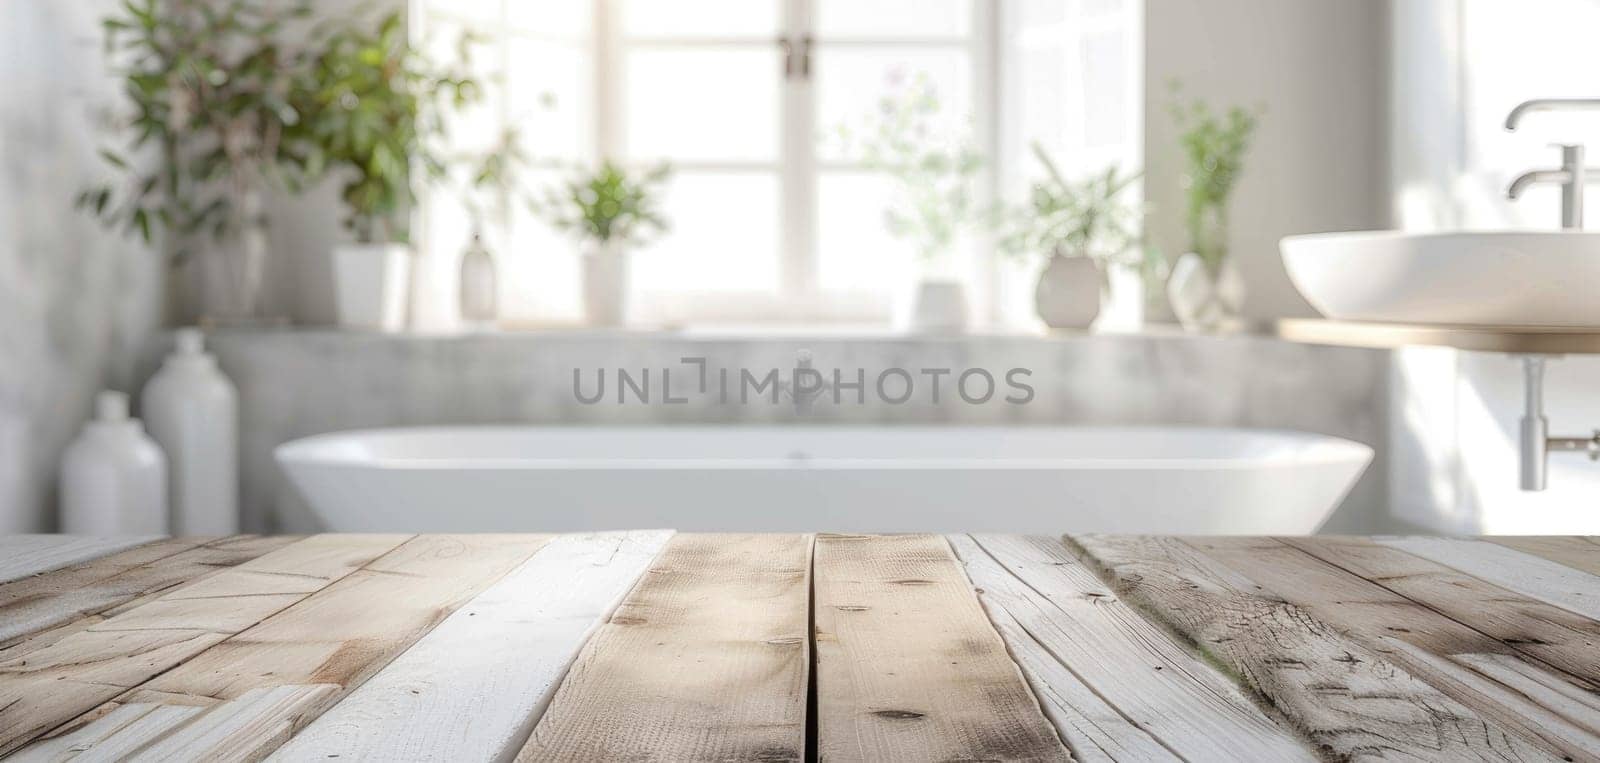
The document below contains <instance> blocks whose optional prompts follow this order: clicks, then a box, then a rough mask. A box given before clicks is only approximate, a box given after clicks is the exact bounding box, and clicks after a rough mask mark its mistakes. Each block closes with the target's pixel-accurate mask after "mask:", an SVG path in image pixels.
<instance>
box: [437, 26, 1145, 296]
mask: <svg viewBox="0 0 1600 763" xmlns="http://www.w3.org/2000/svg"><path fill="white" fill-rule="evenodd" d="M420 2H421V7H420V8H419V9H418V17H419V18H420V19H421V23H420V25H419V28H420V29H421V31H422V33H423V36H424V39H427V40H430V41H432V43H431V44H437V45H439V46H440V47H439V50H438V53H439V55H453V50H454V40H455V39H456V38H457V36H458V35H459V33H460V32H461V31H463V30H467V29H470V30H473V31H474V32H475V33H477V34H479V35H480V36H486V37H487V38H488V40H489V42H488V44H487V45H483V46H480V47H479V52H480V54H479V55H478V56H476V57H475V58H474V59H473V61H472V67H473V68H474V70H476V71H477V72H479V74H480V76H481V77H483V78H485V79H491V80H493V84H494V87H492V88H491V89H490V97H489V99H488V100H487V102H486V103H485V104H484V105H483V106H481V107H479V108H477V109H475V110H474V111H473V113H470V114H465V115H461V117H460V118H459V119H457V120H455V121H456V122H457V123H458V124H457V125H456V126H455V127H454V129H453V131H452V141H453V142H454V143H456V144H459V146H460V147H461V148H463V149H474V148H482V147H484V146H486V145H487V144H488V142H489V141H492V140H493V139H494V137H495V136H497V135H498V134H500V132H501V130H502V129H503V127H504V126H506V125H515V126H517V127H518V128H519V129H520V130H521V132H522V133H523V134H524V135H525V140H526V145H527V146H528V148H529V149H530V152H531V153H533V154H535V155H536V156H537V157H538V161H537V164H538V169H537V170H536V171H535V172H533V173H531V176H530V177H528V178H526V182H527V183H528V184H531V185H533V186H544V185H548V184H551V183H554V182H557V181H559V180H560V179H562V178H563V177H565V175H566V173H565V172H564V171H563V170H562V168H563V167H568V166H571V165H572V164H574V163H582V164H585V165H591V164H593V162H594V161H595V160H596V159H597V158H598V157H601V156H606V157H611V158H613V159H614V160H617V161H620V162H622V163H624V164H627V165H630V166H636V167H646V166H651V165H653V164H655V163H658V162H662V161H665V162H668V163H670V164H671V165H672V167H673V175H672V178H671V180H670V181H669V182H668V184H667V185H666V186H665V188H664V196H663V202H664V203H663V208H664V211H665V212H666V214H667V216H668V217H669V219H670V220H671V222H672V230H671V231H670V233H668V234H667V235H664V236H662V237H660V238H659V239H658V240H656V241H653V242H651V243H650V244H648V245H647V246H644V247H642V248H640V249H638V250H637V251H636V252H635V255H634V257H633V265H632V284H633V304H634V311H633V312H634V317H635V319H636V320H638V321H639V322H640V323H642V324H644V325H662V324H675V323H696V322H712V321H715V322H738V323H752V322H787V323H811V322H848V323H880V322H886V321H888V320H889V318H890V317H891V313H892V310H893V309H894V306H895V305H896V301H897V300H896V296H897V294H898V293H900V292H903V291H905V290H907V289H908V288H909V286H910V284H911V283H912V282H913V281H914V280H915V276H916V273H917V268H918V265H917V263H916V261H915V257H914V256H913V253H912V252H911V251H910V248H909V247H908V245H906V244H905V243H903V242H901V241H898V240H896V239H895V238H894V237H893V236H891V235H890V234H889V233H888V232H887V231H886V228H885V225H884V210H885V209H886V207H887V205H888V204H889V202H890V200H891V199H892V197H893V194H894V192H895V187H894V183H893V181H892V180H891V179H890V178H888V177H886V176H884V175H883V174H881V173H878V172H874V171H870V170H867V169H865V168H863V167H862V166H861V164H860V162H859V161H857V159H856V158H855V157H852V156H851V155H849V154H848V153H846V152H844V151H842V150H841V149H840V147H839V145H838V141H836V140H831V139H830V136H831V135H833V134H834V133H835V130H836V128H838V127H840V126H845V125H852V126H859V125H860V124H861V123H862V122H863V120H865V119H867V118H869V117H870V115H871V114H872V113H873V112H874V110H875V109H876V108H877V104H878V102H879V100H880V99H881V98H882V97H883V96H884V95H886V94H888V93H889V92H890V89H891V87H892V86H893V83H894V82H895V81H898V80H899V79H904V78H906V77H909V76H918V77H926V78H927V79H928V81H929V82H931V84H932V85H933V87H934V88H935V89H936V90H937V92H938V93H939V96H940V101H941V103H942V105H943V110H942V111H941V113H940V119H941V120H942V121H943V122H946V123H948V125H949V126H950V127H951V128H952V129H970V131H971V136H972V140H973V142H974V145H975V146H976V147H977V148H978V150H979V151H980V152H981V153H982V154H983V155H984V156H985V157H986V158H987V160H988V161H987V163H986V165H985V169H984V171H983V173H982V174H981V175H980V176H979V181H978V185H979V192H980V194H979V195H980V197H981V198H983V199H984V200H985V202H986V203H987V202H988V201H992V200H993V199H996V198H999V196H1000V195H1002V193H1003V192H1010V191H1013V190H1015V189H1020V188H1021V187H1023V186H1024V185H1025V183H1026V181H1027V179H1028V178H1029V177H1030V173H1031V172H1032V171H1033V169H1032V168H1031V166H1030V165H1031V163H1032V160H1031V156H1030V155H1029V153H1028V151H1027V146H1028V144H1029V143H1030V142H1032V141H1036V140H1037V141H1040V142H1041V143H1043V144H1044V145H1045V146H1046V147H1047V148H1049V149H1050V150H1052V151H1053V152H1054V153H1055V154H1056V155H1057V156H1058V158H1059V159H1060V160H1061V161H1062V163H1063V164H1064V165H1065V166H1068V167H1072V168H1078V169H1083V170H1092V169H1097V168H1099V167H1102V166H1104V164H1105V163H1106V162H1109V161H1116V162H1120V163H1122V164H1123V165H1124V166H1133V165H1136V164H1137V163H1138V158H1139V145H1138V144H1139V120H1138V111H1139V103H1140V99H1139V98H1138V97H1137V96H1138V89H1137V81H1138V78H1139V77H1140V76H1141V73H1140V71H1139V69H1138V66H1137V59H1136V55H1137V47H1138V46H1137V30H1138V26H1139V25H1138V15H1137V14H1138V7H1137V5H1138V3H1137V2H1136V1H1135V0H534V1H531V2H530V1H529V0H473V1H470V2H463V1H462V0H420ZM968 126H970V128H969V127H968ZM499 207H500V209H499V210H498V211H499V214H500V216H501V222H502V223H503V225H501V226H498V228H499V229H500V231H501V232H499V233H494V232H491V235H492V236H494V237H496V238H492V240H491V246H492V248H493V249H494V250H495V251H496V252H497V253H498V254H499V255H500V257H499V261H500V263H501V272H502V279H501V280H502V290H503V294H502V297H503V298H502V310H503V311H504V312H505V313H506V314H507V316H508V317H509V318H512V319H522V320H526V321H531V322H542V323H552V322H557V323H558V322H575V321H576V320H577V316H578V315H579V313H580V306H579V304H578V299H579V297H578V294H579V286H578V282H577V279H578V264H577V262H578V261H577V258H578V254H579V247H580V246H581V245H580V244H578V243H577V242H574V241H572V240H570V239H568V238H564V237H562V236H559V235H557V234H555V233H554V232H553V231H550V230H548V229H547V228H546V227H545V226H544V225H543V224H542V223H541V222H540V221H539V220H537V219H535V218H533V217H532V216H531V215H529V214H528V213H527V212H526V211H525V210H522V209H519V208H517V206H516V205H514V204H509V203H504V204H500V205H499ZM467 227H468V223H467V221H466V215H465V212H464V211H463V209H462V208H461V205H460V203H459V202H458V201H455V200H452V199H450V198H448V196H447V195H445V194H441V193H439V192H434V193H432V194H430V198H428V199H427V200H426V203H425V205H424V221H423V240H424V242H425V246H424V249H425V250H426V251H428V252H429V253H430V254H434V255H437V256H435V257H434V259H435V260H436V261H435V262H433V263H431V264H430V265H428V266H426V267H427V272H428V275H427V276H426V277H427V278H428V279H429V280H430V282H434V281H436V282H438V283H443V284H453V280H452V279H453V274H452V273H451V272H450V271H451V269H452V268H453V267H454V265H453V263H454V262H455V255H456V254H458V253H459V252H460V251H461V249H462V248H463V247H464V246H465V241H466V236H467V235H468V234H469V233H468V230H467ZM969 238H970V240H969V241H967V242H966V243H965V244H964V245H963V246H962V247H961V249H962V252H961V255H962V256H961V257H960V258H958V261H957V262H955V263H953V264H952V265H951V271H952V273H953V275H955V276H956V277H958V278H960V279H961V280H963V281H964V282H966V283H967V284H968V285H969V287H970V288H969V290H968V291H969V297H970V298H971V299H972V301H973V302H974V305H975V308H976V310H977V312H978V313H979V314H980V316H981V317H982V318H986V319H987V320H988V322H1004V321H1007V320H1010V319H1012V318H1016V317H1021V318H1025V317H1026V315H1027V314H1028V313H1029V310H1028V303H1027V299H1026V298H1025V297H1020V296H1019V295H1021V294H1023V293H1024V292H1026V293H1031V286H1028V285H1027V284H1026V283H1025V281H1026V280H1027V275H1026V273H1018V272H1012V271H1016V270H1017V268H1015V267H1012V266H1010V265H1008V264H1006V263H1001V262H999V261H997V259H996V257H995V256H994V254H993V253H992V251H991V249H992V247H990V246H989V245H988V242H987V241H986V240H985V237H984V236H983V235H981V234H979V235H973V236H971V237H969ZM438 291H439V292H440V294H441V295H443V296H444V297H448V296H450V295H453V293H454V292H453V287H452V288H449V289H446V288H438ZM446 292H448V294H446ZM451 305H452V306H453V302H452V303H451ZM431 312H433V313H437V314H440V315H443V314H445V313H447V312H448V311H447V310H443V309H440V310H434V311H431Z"/></svg>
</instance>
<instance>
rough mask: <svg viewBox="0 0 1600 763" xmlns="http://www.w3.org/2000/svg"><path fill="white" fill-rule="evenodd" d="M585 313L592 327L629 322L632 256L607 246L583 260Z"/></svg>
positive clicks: (599, 248) (606, 326)
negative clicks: (629, 261)
mask: <svg viewBox="0 0 1600 763" xmlns="http://www.w3.org/2000/svg"><path fill="white" fill-rule="evenodd" d="M583 313H584V317H585V318H586V319H587V320H588V322H589V325H590V326H597V327H605V328H613V327H617V326H622V325H625V324H626V323H627V322H628V252H627V250H626V249H624V248H623V247H622V246H621V245H620V244H617V243H612V242H608V243H604V244H601V245H599V246H597V247H595V248H594V249H592V250H590V251H589V253H587V254H585V255H584V256H583Z"/></svg>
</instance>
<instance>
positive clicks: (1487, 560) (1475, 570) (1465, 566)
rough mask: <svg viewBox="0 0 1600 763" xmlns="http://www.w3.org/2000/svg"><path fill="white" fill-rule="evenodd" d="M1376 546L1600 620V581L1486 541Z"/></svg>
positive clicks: (1390, 541) (1389, 541)
mask: <svg viewBox="0 0 1600 763" xmlns="http://www.w3.org/2000/svg"><path fill="white" fill-rule="evenodd" d="M1377 542H1379V543H1382V544H1383V545H1386V546H1391V547H1394V548H1398V549H1402V550H1404V551H1407V552H1409V553H1412V554H1415V555H1417V556H1420V557H1422V558H1424V559H1429V560H1431V561H1435V562H1438V563H1439V564H1443V565H1446V566H1449V567H1454V568H1456V569H1458V570H1460V571H1462V572H1465V573H1467V574H1468V575H1472V576H1474V577H1477V578H1481V579H1483V580H1486V581H1488V582H1490V583H1493V584H1495V585H1497V586H1500V587H1501V588H1507V589H1510V590H1512V591H1516V592H1517V593H1520V594H1522V595H1524V596H1531V597H1533V598H1535V599H1539V600H1542V601H1546V602H1549V603H1551V604H1554V605H1556V606H1558V607H1564V608H1566V609H1569V610H1571V611H1573V612H1577V613H1578V614H1581V615H1583V616H1584V617H1587V618H1589V619H1591V620H1600V576H1596V575H1591V574H1589V573H1587V572H1584V571H1582V570H1575V569H1573V568H1571V567H1567V566H1565V565H1561V564H1556V563H1555V562H1551V561H1548V560H1545V559H1540V558H1539V557H1536V556H1532V555H1530V554H1525V553H1523V552H1521V551H1517V550H1515V549H1510V548H1506V547H1504V546H1501V545H1497V544H1494V543H1489V542H1487V541H1481V540H1456V539H1452V538H1420V537H1407V538H1379V539H1377Z"/></svg>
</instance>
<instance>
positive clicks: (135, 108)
mask: <svg viewBox="0 0 1600 763" xmlns="http://www.w3.org/2000/svg"><path fill="white" fill-rule="evenodd" d="M310 13H311V6H310V3H309V2H308V1H301V2H288V3H268V2H261V1H260V0H216V1H215V2H199V1H198V0H129V1H128V2H126V3H123V4H122V5H121V6H120V8H119V10H118V11H117V12H116V13H115V14H114V15H111V16H109V17H107V18H106V19H104V20H103V21H102V22H101V26H102V29H103V31H104V35H105V50H106V53H107V56H108V58H109V59H110V62H111V68H112V70H113V71H114V72H116V74H117V75H118V76H119V77H120V78H121V80H122V81H123V88H122V89H123V92H124V93H125V94H126V96H127V99H128V106H129V108H128V109H127V110H126V111H125V112H122V113H117V114H113V115H110V116H109V118H108V122H109V124H110V125H111V127H112V129H113V131H114V133H115V134H117V136H118V138H119V140H118V141H117V145H116V146H115V147H108V148H105V149H103V150H102V151H101V156H102V157H103V158H104V159H105V161H106V163H107V165H108V166H109V167H110V168H111V169H112V170H113V171H114V172H115V173H116V174H117V175H119V176H120V178H119V179H118V180H117V181H116V182H113V183H109V184H106V185H103V186H97V187H92V188H89V189H86V190H84V191H83V192H82V193H81V194H80V195H79V197H78V205H79V206H80V207H82V208H85V209H87V210H89V211H90V212H92V213H93V214H95V215H96V216H98V217H99V218H100V219H101V220H102V221H103V222H105V223H107V224H110V225H116V226H120V227H123V228H124V229H126V230H129V231H132V232H134V233H137V234H138V235H139V236H140V237H142V238H143V239H144V240H145V241H146V242H149V243H154V242H155V239H156V238H158V237H159V238H161V244H162V245H163V246H164V247H165V249H166V250H167V252H168V253H169V254H170V255H171V257H172V263H173V265H174V266H175V267H176V266H180V265H188V264H190V263H194V264H196V265H198V270H199V271H200V273H199V275H200V283H201V285H202V289H201V293H200V295H199V296H200V299H199V302H200V305H199V312H200V314H201V318H202V320H205V321H208V322H213V323H255V322H260V321H263V320H265V316H264V314H263V306H262V275H263V268H264V266H265V261H266V256H267V235H266V222H267V221H266V216H265V213H264V211H263V205H262V195H263V194H264V193H265V192H267V191H268V190H271V189H272V188H275V187H287V188H291V189H292V188H297V187H298V186H299V184H300V183H301V182H302V181H303V180H304V179H305V177H306V176H307V175H309V174H312V173H314V168H313V167H311V166H310V162H311V159H310V156H311V151H310V150H309V149H308V147H307V146H306V145H305V142H304V141H303V140H302V139H301V137H300V135H299V127H300V125H301V124H302V123H303V121H304V114H303V113H302V112H301V111H300V110H299V108H298V107H297V106H296V104H297V103H298V102H300V101H301V100H302V99H303V97H304V96H305V94H306V92H307V91H308V90H309V89H310V88H311V87H312V86H313V83H312V81H311V80H310V79H309V77H308V76H307V75H308V73H309V70H308V66H307V63H308V60H309V57H310V55H311V53H310V52H309V51H307V50H305V49H302V48H298V47H294V46H289V45H286V44H284V43H283V42H282V41H280V40H279V32H280V30H281V29H282V28H283V27H284V25H285V24H287V23H290V22H292V21H294V20H296V19H301V18H304V17H306V16H308V15H309V14H310ZM195 254H199V255H201V256H200V257H199V258H197V259H196V258H193V257H192V256H193V255H195Z"/></svg>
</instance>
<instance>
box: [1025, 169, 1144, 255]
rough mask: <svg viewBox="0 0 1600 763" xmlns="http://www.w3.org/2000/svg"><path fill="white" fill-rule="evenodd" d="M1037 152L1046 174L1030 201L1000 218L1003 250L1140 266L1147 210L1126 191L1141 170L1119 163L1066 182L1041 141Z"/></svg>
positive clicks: (1030, 194) (1031, 195) (1029, 197)
mask: <svg viewBox="0 0 1600 763" xmlns="http://www.w3.org/2000/svg"><path fill="white" fill-rule="evenodd" d="M1033 154H1034V156H1035V157H1036V158H1037V159H1038V160H1039V163H1040V164H1042V165H1043V166H1044V169H1045V178H1044V179H1043V180H1042V181H1040V182H1038V183H1035V184H1034V185H1033V189H1032V191H1031V192H1030V193H1029V195H1028V200H1027V202H1026V203H1024V204H1021V205H1018V206H1017V207H1015V208H1011V209H1004V210H1002V212H1001V216H1000V229H1001V236H1000V240H999V245H1000V250H1001V251H1002V252H1005V253H1007V254H1010V255H1013V256H1019V257H1038V256H1040V255H1044V256H1046V257H1087V258H1090V259H1092V260H1095V261H1096V262H1097V263H1100V264H1101V265H1102V266H1104V265H1109V264H1117V265H1125V266H1129V267H1137V266H1138V265H1139V264H1140V262H1141V260H1142V259H1143V256H1144V255H1143V252H1142V248H1141V247H1140V241H1141V238H1142V235H1141V231H1140V228H1141V222H1142V220H1143V210H1142V209H1141V208H1140V207H1139V205H1138V204H1135V203H1129V202H1128V201H1127V200H1126V199H1125V198H1124V192H1125V191H1127V190H1128V188H1129V187H1131V186H1132V185H1133V183H1134V182H1135V181H1137V180H1138V179H1139V173H1128V172H1123V171H1122V170H1121V169H1120V168H1118V167H1116V166H1112V167H1108V168H1107V169H1106V170H1105V171H1104V172H1099V173H1096V174H1094V175H1090V176H1089V177H1087V178H1084V179H1082V180H1078V181H1072V180H1068V179H1067V178H1066V176H1065V175H1063V174H1062V173H1061V170H1060V169H1058V168H1057V167H1056V163H1055V162H1054V161H1051V159H1050V156H1049V154H1047V153H1045V151H1044V149H1043V148H1042V147H1041V146H1039V145H1038V144H1037V143H1035V144H1034V145H1033Z"/></svg>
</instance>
